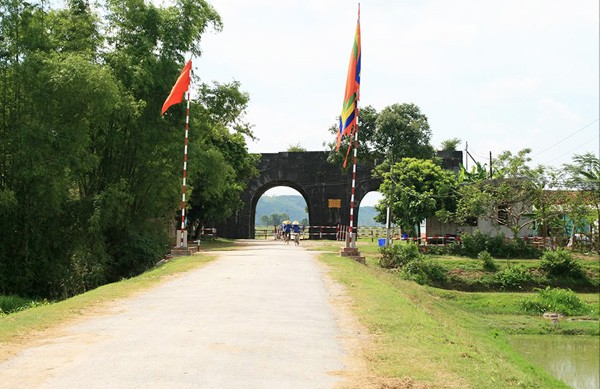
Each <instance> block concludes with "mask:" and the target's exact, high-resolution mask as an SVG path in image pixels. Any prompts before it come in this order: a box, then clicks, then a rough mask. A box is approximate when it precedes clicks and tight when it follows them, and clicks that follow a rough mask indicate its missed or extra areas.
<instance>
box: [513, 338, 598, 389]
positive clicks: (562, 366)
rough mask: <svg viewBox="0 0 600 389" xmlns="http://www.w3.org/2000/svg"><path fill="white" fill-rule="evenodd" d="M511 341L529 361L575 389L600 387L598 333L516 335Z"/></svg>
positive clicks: (595, 388)
mask: <svg viewBox="0 0 600 389" xmlns="http://www.w3.org/2000/svg"><path fill="white" fill-rule="evenodd" d="M511 341H512V344H513V345H514V346H515V348H516V350H518V351H519V352H520V353H521V354H523V355H524V356H525V357H526V358H527V359H528V360H529V361H530V362H531V363H533V364H535V365H536V366H539V367H542V368H543V369H544V370H546V371H547V372H548V373H550V374H551V375H552V376H554V377H556V378H558V379H559V380H561V381H563V382H564V383H566V384H567V385H569V386H571V387H573V388H575V389H598V388H600V338H598V337H597V336H558V335H519V336H514V337H511Z"/></svg>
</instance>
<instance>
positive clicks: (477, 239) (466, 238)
mask: <svg viewBox="0 0 600 389" xmlns="http://www.w3.org/2000/svg"><path fill="white" fill-rule="evenodd" d="M488 238H489V235H485V234H483V233H481V232H480V231H479V230H478V231H475V232H474V233H473V234H464V235H463V236H462V239H461V242H462V247H461V249H462V250H461V251H462V254H463V255H466V256H468V257H472V258H475V257H477V254H479V253H480V252H482V251H486V250H487V244H486V243H487V240H488Z"/></svg>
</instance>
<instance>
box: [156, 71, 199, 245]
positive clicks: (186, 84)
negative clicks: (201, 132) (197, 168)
mask: <svg viewBox="0 0 600 389" xmlns="http://www.w3.org/2000/svg"><path fill="white" fill-rule="evenodd" d="M191 69H192V60H191V59H190V60H189V61H188V62H187V63H186V64H185V66H184V68H183V70H182V71H181V74H179V78H178V79H177V81H176V82H175V85H173V89H171V93H170V94H169V96H168V97H167V99H166V100H165V103H164V104H163V107H162V111H161V112H162V114H163V115H164V114H165V112H166V111H167V110H168V109H169V107H170V106H172V105H175V104H179V103H181V100H182V99H183V94H184V93H187V107H186V110H185V144H184V148H183V184H182V187H181V188H182V189H181V192H182V196H181V236H180V239H179V246H180V247H185V243H184V232H185V192H186V182H185V181H186V175H187V151H188V133H189V123H190V73H191Z"/></svg>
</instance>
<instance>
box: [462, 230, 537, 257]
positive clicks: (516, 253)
mask: <svg viewBox="0 0 600 389" xmlns="http://www.w3.org/2000/svg"><path fill="white" fill-rule="evenodd" d="M460 251H461V254H462V255H466V256H468V257H471V258H476V257H477V255H478V254H479V253H480V252H482V251H487V252H488V253H490V255H492V256H493V257H494V258H539V257H540V256H541V255H542V251H541V250H540V249H538V248H536V247H533V246H531V245H528V244H527V243H525V241H524V240H523V239H512V240H510V241H508V242H506V241H505V238H504V236H503V235H496V236H490V235H487V234H484V233H482V232H481V231H475V232H474V233H473V234H465V235H464V236H463V238H462V248H461V250H460Z"/></svg>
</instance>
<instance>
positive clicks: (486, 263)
mask: <svg viewBox="0 0 600 389" xmlns="http://www.w3.org/2000/svg"><path fill="white" fill-rule="evenodd" d="M477 259H479V260H481V261H483V270H485V271H491V272H495V271H497V270H498V265H497V264H496V261H494V258H493V257H492V256H491V255H490V253H488V252H487V251H482V252H480V253H479V255H477Z"/></svg>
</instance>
